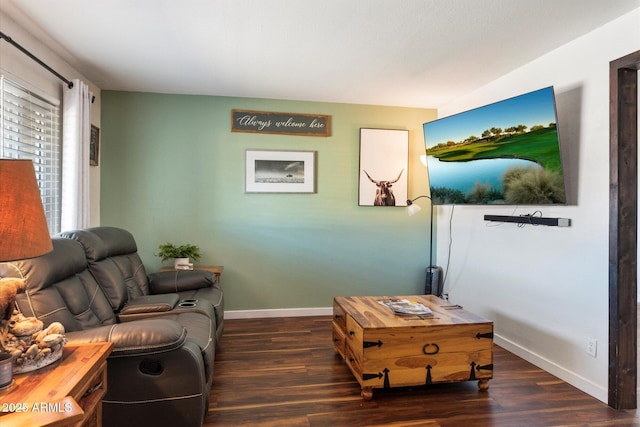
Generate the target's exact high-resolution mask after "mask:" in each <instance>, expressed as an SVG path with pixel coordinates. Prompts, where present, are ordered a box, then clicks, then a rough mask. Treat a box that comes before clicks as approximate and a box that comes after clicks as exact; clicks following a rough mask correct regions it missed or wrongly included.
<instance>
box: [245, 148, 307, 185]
mask: <svg viewBox="0 0 640 427" xmlns="http://www.w3.org/2000/svg"><path fill="white" fill-rule="evenodd" d="M245 192H247V193H315V192H316V152H315V151H276V150H247V151H246V154H245Z"/></svg>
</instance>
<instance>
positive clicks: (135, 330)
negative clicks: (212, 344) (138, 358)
mask: <svg viewBox="0 0 640 427" xmlns="http://www.w3.org/2000/svg"><path fill="white" fill-rule="evenodd" d="M65 335H66V337H67V340H68V342H69V343H74V344H81V343H91V342H104V341H108V342H112V343H113V350H112V352H111V356H110V357H121V356H130V355H140V354H153V353H158V352H163V351H171V350H175V349H177V348H180V347H182V345H183V344H184V342H185V340H186V338H187V331H186V329H185V328H184V327H182V326H181V325H179V324H178V323H177V322H175V321H173V320H169V319H145V320H138V321H135V322H127V323H117V324H115V325H108V326H100V327H98V328H91V329H85V330H82V331H74V332H67V333H66V334H65Z"/></svg>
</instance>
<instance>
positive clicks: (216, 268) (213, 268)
mask: <svg viewBox="0 0 640 427" xmlns="http://www.w3.org/2000/svg"><path fill="white" fill-rule="evenodd" d="M193 269H194V270H205V271H210V272H212V273H213V274H214V276H216V282H218V283H220V276H221V275H222V272H223V271H224V266H222V265H195V266H193ZM160 271H176V269H175V268H173V267H162V268H161V269H160Z"/></svg>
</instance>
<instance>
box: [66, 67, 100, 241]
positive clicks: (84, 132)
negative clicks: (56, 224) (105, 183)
mask: <svg viewBox="0 0 640 427" xmlns="http://www.w3.org/2000/svg"><path fill="white" fill-rule="evenodd" d="M92 96H93V95H92V93H91V92H90V91H89V86H88V85H86V84H85V83H84V82H81V81H80V80H78V79H75V80H73V88H71V89H69V88H68V87H67V86H66V85H64V88H63V96H62V209H61V218H60V222H61V230H62V231H68V230H75V229H79V228H86V227H88V226H89V138H90V133H91V118H90V107H91V98H92Z"/></svg>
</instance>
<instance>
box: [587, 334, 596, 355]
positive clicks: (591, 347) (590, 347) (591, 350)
mask: <svg viewBox="0 0 640 427" xmlns="http://www.w3.org/2000/svg"><path fill="white" fill-rule="evenodd" d="M597 351H598V340H597V339H595V338H589V339H588V340H587V354H588V355H589V356H593V357H596V353H597Z"/></svg>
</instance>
